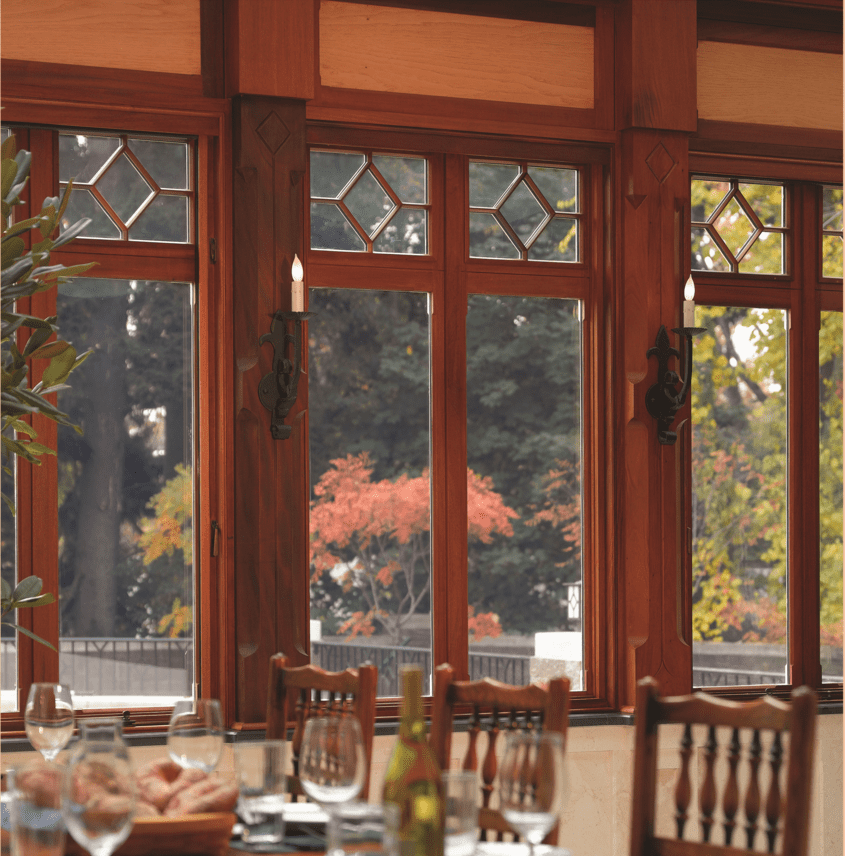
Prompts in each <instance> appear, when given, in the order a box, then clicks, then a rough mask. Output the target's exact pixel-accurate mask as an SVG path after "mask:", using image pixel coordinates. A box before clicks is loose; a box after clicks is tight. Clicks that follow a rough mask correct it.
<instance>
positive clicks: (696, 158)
mask: <svg viewBox="0 0 845 856" xmlns="http://www.w3.org/2000/svg"><path fill="white" fill-rule="evenodd" d="M690 173H691V174H697V175H701V174H704V175H724V176H731V177H737V178H745V177H750V178H771V179H777V180H779V181H818V182H823V183H825V184H841V183H842V164H841V163H838V164H835V163H823V162H821V161H791V160H783V159H780V158H755V157H752V156H751V155H726V154H715V153H714V154H702V153H700V152H696V153H691V154H690Z"/></svg>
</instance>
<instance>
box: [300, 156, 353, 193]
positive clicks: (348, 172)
mask: <svg viewBox="0 0 845 856" xmlns="http://www.w3.org/2000/svg"><path fill="white" fill-rule="evenodd" d="M364 161H365V158H364V155H359V154H355V153H353V152H311V196H312V197H319V198H322V199H340V196H341V194H342V193H343V191H344V190H345V189H346V187H347V186H348V185H349V183H350V182H351V181H352V179H353V178H354V177H355V176H356V175H357V173H358V171H359V170H360V169H361V167H363V165H364Z"/></svg>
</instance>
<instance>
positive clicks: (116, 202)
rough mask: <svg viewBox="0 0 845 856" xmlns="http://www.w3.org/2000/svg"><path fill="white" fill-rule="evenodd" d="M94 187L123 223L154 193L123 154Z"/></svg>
mask: <svg viewBox="0 0 845 856" xmlns="http://www.w3.org/2000/svg"><path fill="white" fill-rule="evenodd" d="M96 187H97V190H99V191H100V193H102V194H103V198H104V199H105V200H106V202H108V203H109V205H111V207H112V208H113V209H114V211H115V213H116V214H117V216H118V217H120V219H121V220H123V222H124V223H125V222H126V221H127V220H129V219H130V218H131V217H132V215H133V214H134V213H135V212H136V211H137V210H138V209H139V208H140V207H141V206H142V205H143V204H144V202H146V201H147V199H149V197H150V196H151V195H152V194H153V192H154V191H153V189H152V187H150V185H149V184H148V183H147V181H146V179H144V178H143V176H142V175H141V173H139V172H138V170H137V169H136V168H135V165H134V164H133V163H132V162H131V161H130V160H129V158H128V157H127V156H126V155H125V154H123V155H121V156H120V157H119V158H118V159H117V160H116V161H115V162H114V163H113V164H112V165H111V166H110V167H109V169H108V170H107V171H106V172H105V173H104V174H103V176H102V177H101V178H100V179H99V180H98V181H97V185H96Z"/></svg>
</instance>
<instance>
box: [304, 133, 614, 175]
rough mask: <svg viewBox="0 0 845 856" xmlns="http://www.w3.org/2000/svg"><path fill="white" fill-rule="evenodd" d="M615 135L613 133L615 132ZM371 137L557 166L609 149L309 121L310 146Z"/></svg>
mask: <svg viewBox="0 0 845 856" xmlns="http://www.w3.org/2000/svg"><path fill="white" fill-rule="evenodd" d="M614 136H615V135H614ZM373 140H378V141H379V143H380V145H379V146H378V147H377V150H378V151H380V152H383V151H390V150H392V149H395V150H397V151H405V152H420V153H428V152H442V153H443V154H468V155H469V156H470V157H479V158H485V157H488V158H512V159H518V160H530V161H532V162H534V161H547V162H548V163H554V164H558V165H564V166H565V165H566V164H573V165H574V164H584V163H601V164H607V163H609V162H610V157H611V154H610V148H609V147H608V146H607V145H606V144H605V143H606V141H602V142H600V143H598V144H596V145H590V144H589V143H587V142H585V141H581V140H578V141H576V142H574V143H569V142H567V141H565V140H559V141H555V142H551V141H549V140H532V139H528V140H526V139H525V138H524V137H523V138H518V139H517V138H515V137H513V136H503V137H489V136H486V135H483V134H479V133H475V134H473V133H469V134H460V133H449V132H448V131H435V130H432V131H414V130H411V129H403V128H390V127H389V128H378V129H375V128H372V127H355V126H352V127H350V126H348V125H345V124H338V123H335V122H309V124H308V144H309V145H310V146H332V147H333V148H338V147H339V148H344V147H349V148H353V149H372V148H373Z"/></svg>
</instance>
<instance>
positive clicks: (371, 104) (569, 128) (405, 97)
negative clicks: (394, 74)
mask: <svg viewBox="0 0 845 856" xmlns="http://www.w3.org/2000/svg"><path fill="white" fill-rule="evenodd" d="M306 115H307V118H308V120H309V122H313V121H323V122H335V123H344V124H347V125H348V124H352V125H356V124H357V125H367V126H374V125H379V126H386V127H399V128H430V129H433V130H435V129H436V130H439V131H444V130H445V131H458V132H468V133H476V134H477V133H484V134H505V135H510V136H519V137H521V138H522V139H525V138H526V137H527V138H529V139H530V138H532V137H533V138H548V137H552V138H555V139H574V140H584V139H595V140H597V141H601V142H609V141H611V140H612V139H613V135H612V134H610V133H609V132H607V131H600V130H598V129H597V128H596V110H595V108H591V109H583V108H576V107H544V106H542V105H538V104H518V103H514V102H510V101H480V100H475V99H471V98H445V97H440V96H435V95H409V94H405V93H397V92H377V91H371V90H364V89H342V88H340V87H333V86H322V85H321V86H318V87H317V89H316V93H315V97H314V100H313V101H309V102H308V105H307V108H306Z"/></svg>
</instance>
